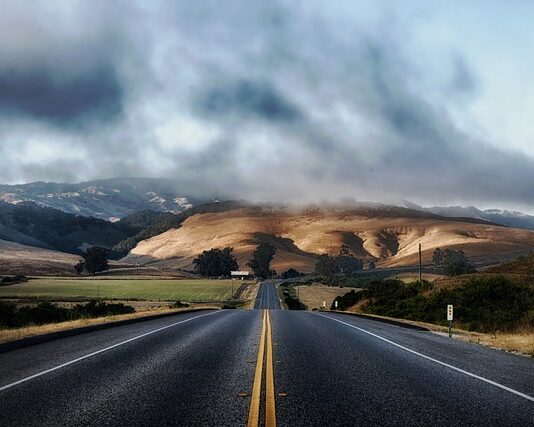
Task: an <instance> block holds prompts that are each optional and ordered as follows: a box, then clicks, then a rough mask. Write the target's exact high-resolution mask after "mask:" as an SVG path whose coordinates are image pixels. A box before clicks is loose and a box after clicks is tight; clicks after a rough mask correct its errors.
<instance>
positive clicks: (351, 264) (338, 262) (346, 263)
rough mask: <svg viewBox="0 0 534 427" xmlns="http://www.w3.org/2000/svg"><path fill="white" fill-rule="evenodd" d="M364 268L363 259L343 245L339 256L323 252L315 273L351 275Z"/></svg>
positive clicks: (322, 274)
mask: <svg viewBox="0 0 534 427" xmlns="http://www.w3.org/2000/svg"><path fill="white" fill-rule="evenodd" d="M361 270H363V261H362V260H361V259H358V258H355V257H354V256H353V255H351V254H350V253H349V247H348V246H347V245H345V244H344V245H341V249H340V250H339V255H338V256H330V255H327V254H322V255H320V256H319V258H318V260H317V263H316V264H315V273H316V274H319V275H321V276H335V275H336V274H340V275H344V276H350V275H353V274H354V273H356V272H358V271H361Z"/></svg>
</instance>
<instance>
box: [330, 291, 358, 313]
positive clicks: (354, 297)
mask: <svg viewBox="0 0 534 427" xmlns="http://www.w3.org/2000/svg"><path fill="white" fill-rule="evenodd" d="M362 297H363V292H356V291H354V289H353V290H352V291H350V292H347V293H346V294H344V295H340V296H337V297H336V298H335V299H334V301H332V306H331V307H330V310H336V305H335V302H336V301H337V310H346V309H347V308H349V307H352V306H353V305H354V304H356V303H357V302H359V301H360V300H361V299H362Z"/></svg>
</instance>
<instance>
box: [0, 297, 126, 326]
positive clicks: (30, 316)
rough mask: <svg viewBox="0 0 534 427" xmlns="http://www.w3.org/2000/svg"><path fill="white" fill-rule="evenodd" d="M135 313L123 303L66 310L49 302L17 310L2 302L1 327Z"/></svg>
mask: <svg viewBox="0 0 534 427" xmlns="http://www.w3.org/2000/svg"><path fill="white" fill-rule="evenodd" d="M133 312H135V309H134V308H133V307H131V306H128V305H124V304H122V303H119V304H109V303H106V302H97V301H90V302H88V303H87V304H76V305H75V306H74V307H72V308H66V307H59V306H58V305H55V304H52V303H49V302H41V303H39V304H37V305H36V306H25V307H20V308H18V309H17V307H16V306H15V304H12V303H6V302H2V301H0V327H3V328H17V327H23V326H27V325H43V324H45V323H59V322H65V321H68V320H75V319H80V318H86V317H87V318H93V317H102V316H113V315H118V314H129V313H133Z"/></svg>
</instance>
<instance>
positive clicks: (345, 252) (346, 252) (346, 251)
mask: <svg viewBox="0 0 534 427" xmlns="http://www.w3.org/2000/svg"><path fill="white" fill-rule="evenodd" d="M348 255H349V245H347V244H346V243H343V244H342V245H341V247H340V248H339V256H348Z"/></svg>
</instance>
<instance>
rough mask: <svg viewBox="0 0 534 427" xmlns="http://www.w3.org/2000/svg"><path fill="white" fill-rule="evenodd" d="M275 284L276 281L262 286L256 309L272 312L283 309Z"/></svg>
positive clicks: (268, 281) (255, 304)
mask: <svg viewBox="0 0 534 427" xmlns="http://www.w3.org/2000/svg"><path fill="white" fill-rule="evenodd" d="M275 282H276V281H274V280H267V281H265V282H263V283H262V284H261V286H260V289H259V290H258V296H257V297H256V301H255V303H254V308H256V309H261V308H263V309H270V310H279V309H280V308H281V307H280V298H279V297H278V292H277V290H276V285H275Z"/></svg>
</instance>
